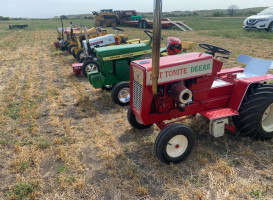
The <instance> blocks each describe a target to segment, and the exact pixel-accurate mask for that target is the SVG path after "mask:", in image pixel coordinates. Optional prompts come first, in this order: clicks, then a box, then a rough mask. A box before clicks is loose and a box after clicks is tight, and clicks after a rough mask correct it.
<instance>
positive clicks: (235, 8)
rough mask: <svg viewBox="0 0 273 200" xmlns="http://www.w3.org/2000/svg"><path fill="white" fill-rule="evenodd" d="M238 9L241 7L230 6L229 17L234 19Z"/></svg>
mask: <svg viewBox="0 0 273 200" xmlns="http://www.w3.org/2000/svg"><path fill="white" fill-rule="evenodd" d="M238 9H239V7H238V6H237V5H230V6H229V7H228V9H227V12H228V15H229V16H231V17H233V16H234V15H235V12H236V11H237V10H238Z"/></svg>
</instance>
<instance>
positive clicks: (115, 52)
mask: <svg viewBox="0 0 273 200" xmlns="http://www.w3.org/2000/svg"><path fill="white" fill-rule="evenodd" d="M144 32H145V33H146V34H147V35H148V36H149V38H150V42H149V43H138V44H127V45H118V46H107V47H101V48H95V49H94V52H95V53H96V61H95V60H88V62H86V63H88V64H86V63H84V64H83V66H82V72H83V73H84V72H85V73H87V77H88V79H89V82H90V84H91V85H93V87H94V88H102V89H106V90H111V89H112V100H113V101H114V102H115V103H116V104H118V105H121V106H126V105H129V102H130V86H129V79H130V63H131V62H132V61H134V60H142V59H146V58H151V53H152V47H151V43H152V32H150V31H147V30H145V31H144ZM172 39H173V38H172ZM178 40H179V39H178ZM172 43H173V41H172ZM184 43H185V42H184ZM188 43H189V44H192V42H188ZM191 48H192V45H187V49H185V48H182V46H181V44H180V46H179V44H169V45H168V46H167V48H162V49H161V55H164V53H166V52H167V53H169V55H175V54H178V53H181V52H185V51H186V50H189V49H191ZM86 68H88V70H87V69H86Z"/></svg>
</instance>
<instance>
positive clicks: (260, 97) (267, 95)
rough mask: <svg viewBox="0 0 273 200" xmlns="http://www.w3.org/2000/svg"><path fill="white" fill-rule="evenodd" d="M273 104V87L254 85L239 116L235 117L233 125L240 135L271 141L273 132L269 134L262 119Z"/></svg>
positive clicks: (242, 105) (244, 101)
mask: <svg viewBox="0 0 273 200" xmlns="http://www.w3.org/2000/svg"><path fill="white" fill-rule="evenodd" d="M272 104H273V85H269V84H255V85H252V86H251V87H250V88H249V90H248V92H247V94H246V96H245V98H244V100H243V102H242V104H241V106H240V109H239V115H238V116H234V117H233V123H234V124H235V127H236V129H237V130H238V131H239V132H240V135H241V136H243V137H250V138H252V139H254V140H257V139H261V140H268V139H271V138H272V137H273V131H271V132H267V131H265V130H264V128H263V126H262V121H263V120H262V117H263V114H264V113H265V111H266V109H267V108H268V107H269V106H270V105H272ZM271 114H272V113H271ZM272 123H273V120H272Z"/></svg>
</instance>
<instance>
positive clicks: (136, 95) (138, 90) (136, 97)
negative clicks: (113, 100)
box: [133, 80, 143, 111]
mask: <svg viewBox="0 0 273 200" xmlns="http://www.w3.org/2000/svg"><path fill="white" fill-rule="evenodd" d="M142 90H143V87H142V85H141V84H139V83H138V82H136V81H135V80H134V81H133V106H134V107H135V108H136V109H137V110H139V111H140V109H141V102H142Z"/></svg>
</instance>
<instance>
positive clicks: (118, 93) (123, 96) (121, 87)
mask: <svg viewBox="0 0 273 200" xmlns="http://www.w3.org/2000/svg"><path fill="white" fill-rule="evenodd" d="M112 100H113V102H114V103H116V104H118V105H120V106H128V105H129V103H130V84H129V83H128V82H120V83H118V84H116V85H115V86H114V87H113V89H112Z"/></svg>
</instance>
